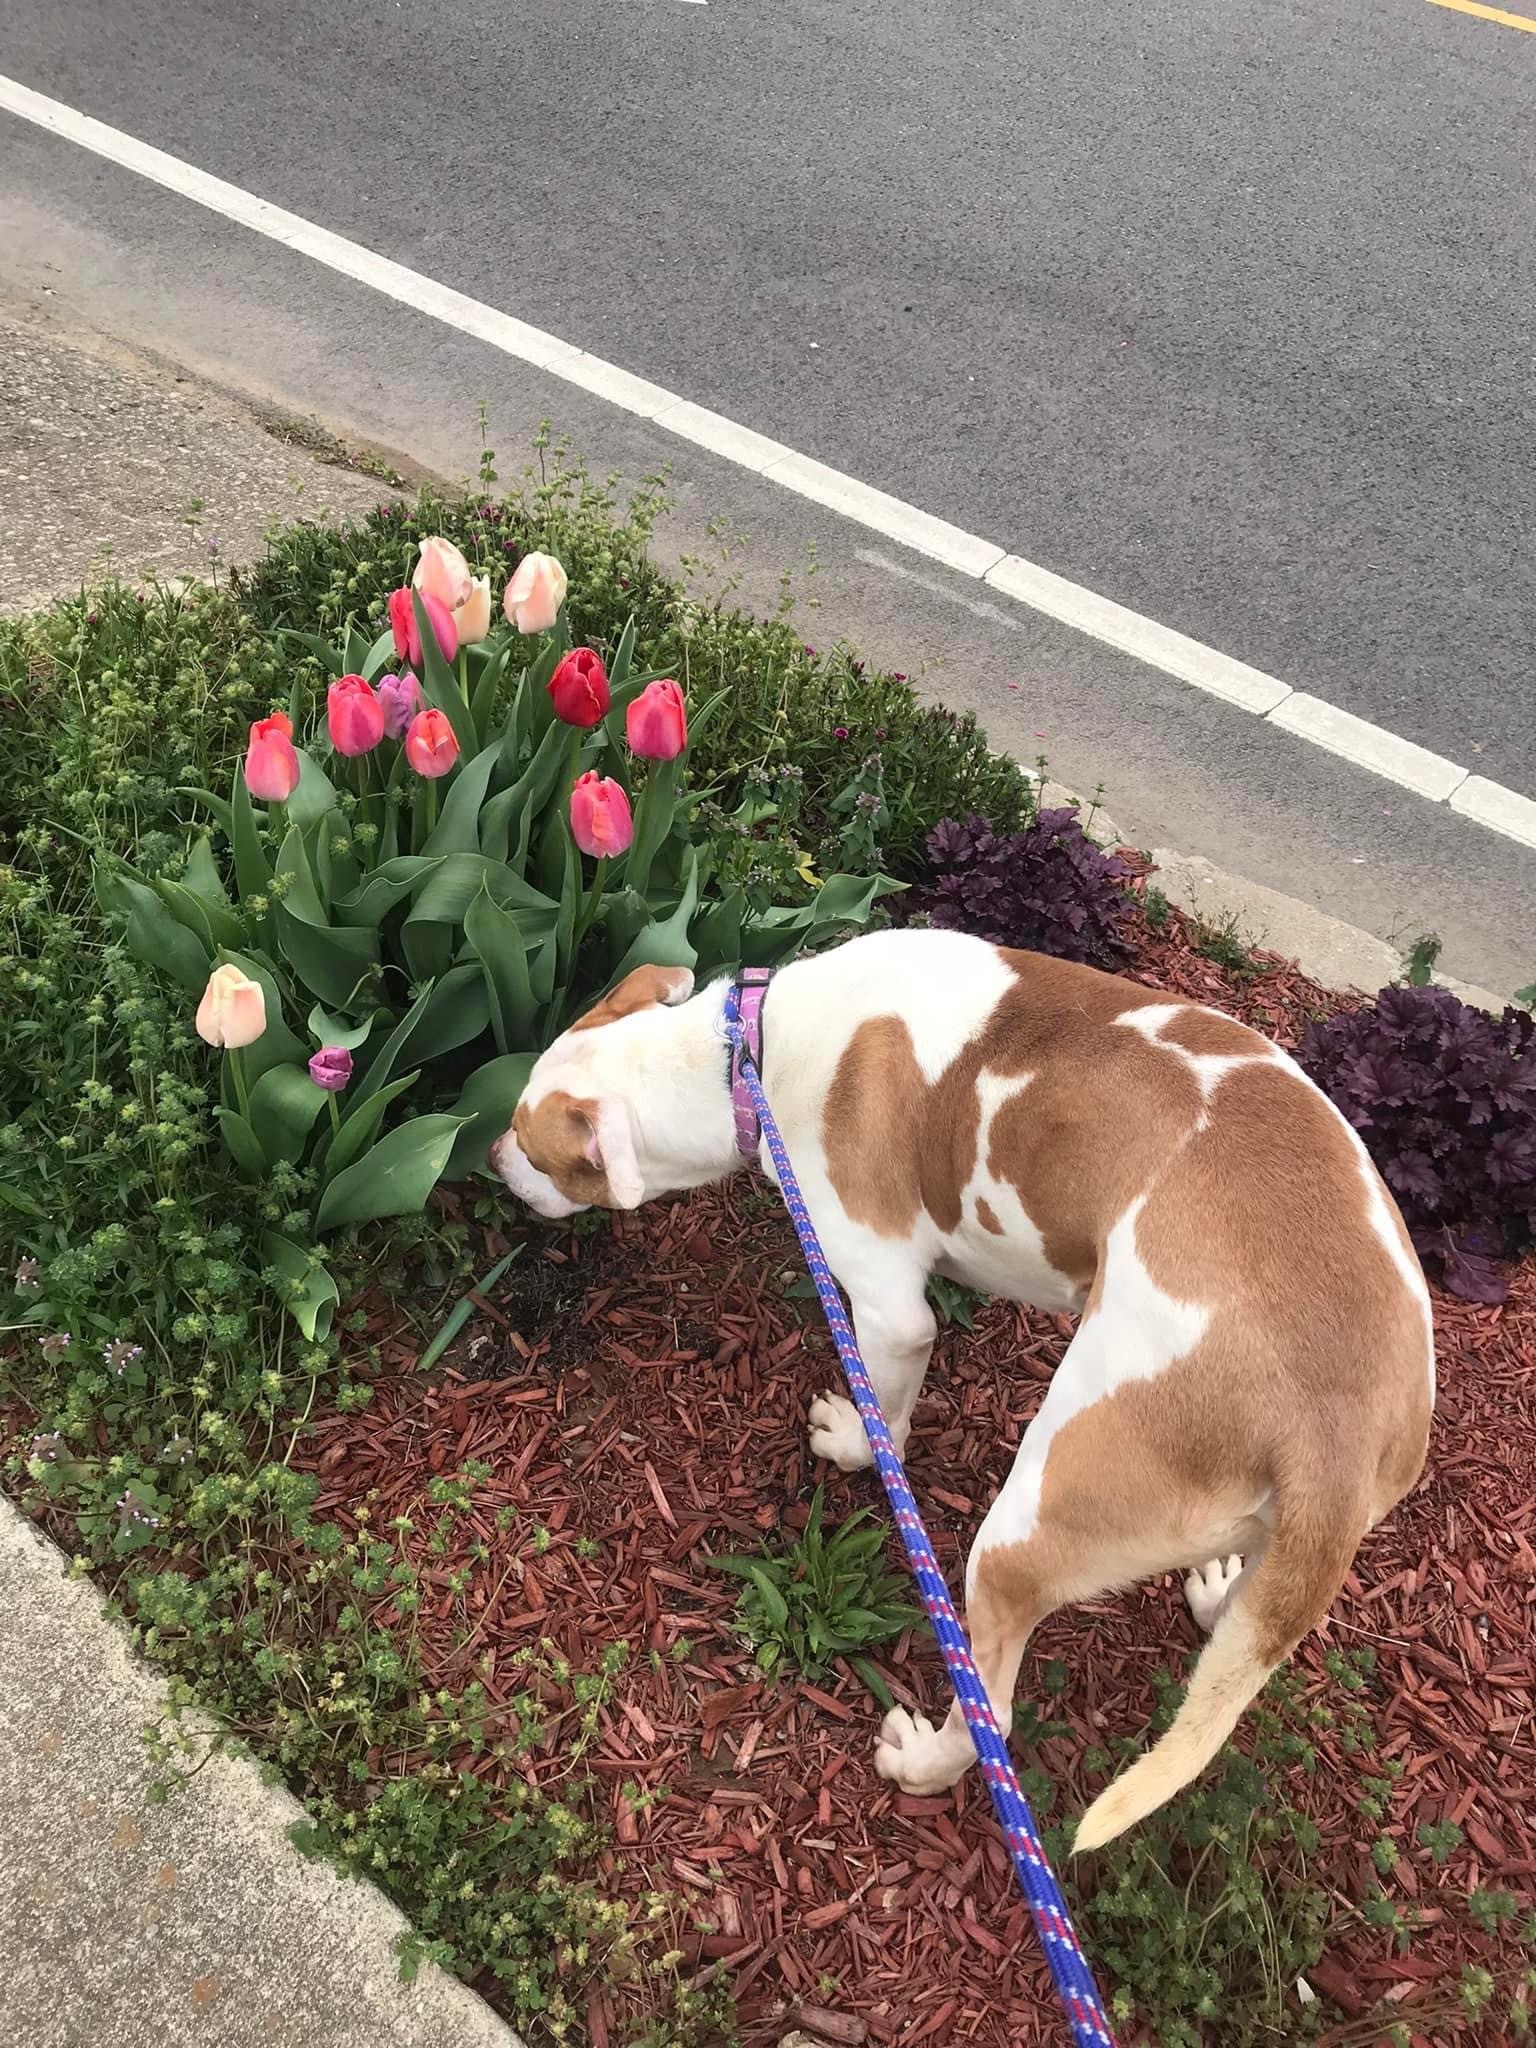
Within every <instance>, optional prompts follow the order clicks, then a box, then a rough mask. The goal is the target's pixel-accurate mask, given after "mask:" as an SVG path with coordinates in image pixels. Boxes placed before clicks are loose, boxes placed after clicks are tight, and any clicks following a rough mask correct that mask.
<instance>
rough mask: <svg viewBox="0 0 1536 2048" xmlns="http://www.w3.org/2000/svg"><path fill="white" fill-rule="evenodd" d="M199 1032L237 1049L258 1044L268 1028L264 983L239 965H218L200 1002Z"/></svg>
mask: <svg viewBox="0 0 1536 2048" xmlns="http://www.w3.org/2000/svg"><path fill="white" fill-rule="evenodd" d="M195 1021H196V1025H197V1035H198V1037H199V1038H202V1039H206V1040H207V1042H208V1044H209V1045H222V1046H227V1047H229V1048H230V1049H231V1050H235V1049H237V1048H238V1047H240V1046H242V1045H254V1044H255V1042H256V1040H257V1039H258V1038H260V1036H261V1034H262V1033H263V1031H265V1030H266V1028H267V999H266V996H265V995H264V994H263V992H262V987H261V983H260V982H259V981H252V980H251V979H250V977H249V976H248V975H245V974H242V973H241V972H240V969H239V968H238V967H234V966H230V965H225V966H223V967H215V969H214V970H213V972H212V974H210V975H209V977H208V986H207V987H206V988H205V989H204V990H203V999H202V1001H201V1002H200V1003H199V1004H198V1006H197V1017H196V1020H195Z"/></svg>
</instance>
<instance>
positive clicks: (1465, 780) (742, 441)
mask: <svg viewBox="0 0 1536 2048" xmlns="http://www.w3.org/2000/svg"><path fill="white" fill-rule="evenodd" d="M691 4H693V5H695V6H702V5H705V4H707V0H691ZM0 110H4V111H6V112H9V113H12V114H15V115H17V116H18V117H19V118H20V119H21V120H23V121H30V122H32V123H33V125H34V126H36V127H38V128H42V129H46V130H47V132H48V133H49V134H51V135H57V136H59V137H60V138H62V139H63V140H64V141H66V142H73V143H76V144H78V145H79V147H80V148H82V149H88V150H90V151H92V152H93V154H95V155H96V156H99V157H104V158H105V159H106V160H107V161H108V162H109V163H115V164H119V165H121V166H122V168H123V169H124V170H128V171H133V172H134V173H135V174H136V175H137V176H139V177H142V178H148V179H150V180H151V181H152V182H153V183H154V184H157V185H163V186H164V187H165V189H166V190H167V191H169V192H174V193H176V194H178V195H179V196H180V197H181V198H183V199H191V200H194V201H195V202H196V203H197V204H198V205H199V206H204V207H207V208H208V210H209V211H210V212H212V213H217V214H221V215H222V216H223V217H224V219H226V220H231V221H234V222H236V223H237V224H238V225H239V226H241V227H245V228H249V229H250V230H251V231H252V232H253V233H254V234H258V235H265V236H266V237H267V238H268V239H269V240H271V241H274V242H280V243H282V244H283V246H284V247H286V248H289V249H293V250H295V251H296V252H297V253H298V254H299V255H301V256H308V257H310V258H311V259H312V260H313V261H314V262H316V263H322V264H324V265H325V266H326V267H327V268H328V269H330V270H334V271H337V272H339V273H340V275H341V276H343V277H350V278H353V279H354V280H355V281H356V282H357V283H359V284H365V285H367V286H369V287H370V289H372V290H374V291H377V292H380V293H382V294H383V295H384V296H385V297H386V298H391V299H394V300H396V301H397V302H398V303H399V304H401V305H403V306H410V307H411V308H413V309H414V310H415V311H416V312H419V313H425V314H427V315H428V316H429V317H430V318H432V319H434V320H440V321H442V322H443V323H444V325H445V326H449V327H453V328H456V329H457V330H458V332H459V333H461V334H468V335H472V336H473V337H474V338H475V339H476V340H478V341H483V342H485V343H486V344H487V345H488V346H489V347H491V348H494V349H498V350H500V351H501V353H502V354H503V355H508V356H511V357H513V358H514V359H515V360H516V361H518V362H521V363H528V364H530V365H532V367H533V368H535V369H539V370H547V371H549V372H550V373H551V375H553V376H556V377H561V378H563V379H564V380H565V381H566V382H567V383H569V384H575V385H579V386H580V387H581V389H582V390H584V391H590V392H592V393H594V394H595V395H596V396H597V397H599V398H602V399H604V400H606V401H607V402H608V403H609V404H611V405H616V406H619V407H620V408H622V410H624V411H625V412H629V413H633V414H635V415H636V416H638V417H639V418H641V419H646V420H651V421H653V422H654V423H655V424H656V425H657V426H659V427H664V428H665V429H666V430H667V432H668V433H670V434H676V435H677V436H678V437H679V438H680V439H682V440H685V441H689V442H691V443H693V444H694V445H695V446H696V447H700V448H705V449H708V450H709V452H710V453H711V454H713V455H718V456H721V457H722V458H723V459H724V460H725V461H727V462H731V463H734V464H736V465H737V466H738V467H739V468H741V469H745V470H749V471H751V472H752V473H753V474H754V475H756V476H761V477H765V478H767V479H769V480H770V481H772V482H774V483H777V484H781V485H782V486H783V487H784V489H786V490H790V491H795V492H797V493H798V494H799V495H800V496H801V497H803V498H809V499H810V500H812V501H813V502H814V503H815V504H818V505H824V506H826V507H827V508H828V509H829V510H831V511H833V512H836V513H838V514H839V515H840V516H841V517H843V518H845V519H848V520H851V521H852V522H854V523H855V524H856V525H859V526H863V527H864V528H866V529H867V530H868V531H869V532H871V533H878V534H882V535H884V537H885V538H886V539H887V540H892V541H895V542H897V543H898V544H899V545H900V546H902V547H905V548H910V549H912V550H913V551H914V552H915V553H918V554H922V555H927V556H929V557H930V558H931V559H932V560H934V561H937V562H943V563H944V564H945V565H946V566H947V567H949V568H950V569H953V570H954V571H956V572H957V573H958V574H959V575H962V576H969V577H972V578H974V579H976V580H978V581H980V582H983V583H985V584H986V585H987V586H988V587H989V588H990V589H992V590H995V591H998V592H999V593H1000V594H1002V595H1003V596H1005V597H1010V598H1012V599H1014V600H1015V601H1016V602H1017V603H1019V604H1022V605H1027V606H1028V607H1029V608H1030V609H1031V610H1033V611H1037V612H1042V613H1044V614H1046V615H1047V616H1048V617H1050V618H1053V619H1057V620H1059V621H1061V622H1062V623H1064V624H1066V625H1068V626H1071V627H1072V628H1073V629H1074V630H1075V631H1077V632H1079V633H1084V634H1086V635H1088V636H1089V637H1090V638H1092V639H1095V640H1099V641H1101V642H1103V643H1104V644H1105V645H1106V646H1110V647H1114V648H1117V649H1119V651H1120V652H1121V653H1123V654H1128V655H1131V656H1132V657H1133V658H1134V659H1135V660H1137V661H1143V662H1146V663H1147V664H1148V665H1149V666H1150V667H1152V668H1157V669H1161V670H1162V671H1163V672H1164V673H1165V674H1167V675H1171V676H1176V677H1177V678H1178V679H1179V680H1180V681H1181V682H1184V683H1188V684H1189V685H1190V686H1191V688H1193V689H1196V690H1202V691H1204V692H1205V693H1206V694H1207V695H1208V696H1213V697H1218V698H1220V699H1221V700H1222V701H1223V702H1224V703H1227V704H1231V705H1234V706H1236V707H1237V708H1238V709H1239V710H1243V711H1247V712H1251V713H1253V714H1254V716H1256V717H1258V718H1262V719H1264V720H1265V721H1266V722H1267V723H1269V724H1271V725H1275V726H1278V727H1279V728H1280V729H1281V730H1282V731H1285V732H1288V733H1291V734H1293V735H1294V736H1295V737H1297V738H1299V739H1304V740H1306V741H1308V742H1310V743H1311V744H1312V745H1313V746H1317V747H1322V748H1325V749H1326V750H1327V751H1328V752H1329V753H1333V754H1338V755H1340V756H1342V757H1343V758H1344V759H1345V760H1347V761H1350V762H1353V763H1354V764H1355V766H1357V767H1360V768H1364V769H1367V770H1369V772H1370V773H1371V774H1373V775H1380V776H1384V777H1385V778H1386V779H1387V780H1388V781H1390V782H1395V783H1399V784H1401V785H1403V786H1404V787H1406V788H1408V789H1411V790H1414V791H1415V792H1416V793H1417V794H1418V795H1420V796H1422V797H1424V798H1425V799H1426V800H1427V801H1429V802H1431V803H1449V805H1450V808H1451V809H1452V810H1453V811H1456V812H1458V813H1460V814H1461V815H1462V816H1464V817H1467V818H1471V819H1474V820H1475V821H1476V822H1477V823H1478V824H1480V825H1483V826H1485V827H1486V828H1487V829H1488V830H1489V831H1490V832H1497V833H1500V834H1502V836H1503V837H1505V838H1506V839H1513V840H1516V841H1517V842H1518V843H1519V844H1520V845H1522V846H1529V847H1533V848H1536V802H1533V801H1532V799H1531V798H1530V797H1528V796H1522V795H1521V794H1520V793H1519V792H1518V791H1516V790H1512V789H1506V788H1504V786H1503V785H1502V784H1500V783H1497V782H1490V781H1488V780H1487V779H1486V778H1485V777H1484V776H1481V775H1473V774H1471V773H1470V772H1469V771H1468V770H1467V769H1465V768H1463V767H1461V766H1459V765H1458V764H1457V763H1456V762H1454V761H1447V760H1445V759H1444V758H1443V757H1442V756H1440V755H1439V754H1434V753H1431V752H1430V751H1429V749H1428V748H1426V747H1421V746H1418V745H1416V744H1415V743H1414V742H1413V741H1412V740H1405V739H1400V738H1399V737H1398V735H1397V734H1396V733H1392V732H1388V731H1386V730H1385V728H1384V727H1382V726H1379V725H1373V724H1372V723H1371V722H1370V721H1369V720H1368V719H1364V718H1357V717H1356V716H1355V715H1354V713H1353V712H1350V711H1342V710H1340V709H1339V708H1338V707H1337V706H1336V705H1332V704H1326V703H1324V702H1323V701H1322V700H1321V699H1320V698H1318V697H1313V696H1311V695H1309V694H1307V693H1306V692H1304V691H1299V690H1294V689H1292V687H1291V685H1290V684H1289V683H1283V682H1281V681H1280V680H1279V678H1278V677H1276V676H1271V675H1266V674H1264V673H1263V671H1262V670H1260V669H1255V668H1250V667H1249V666H1248V664H1247V663H1246V662H1241V661H1234V660H1233V659H1232V658H1231V657H1230V656H1229V655H1225V654H1221V653H1219V652H1218V651H1217V650H1216V649H1215V648H1214V647H1207V646H1205V645H1204V644H1203V643H1202V642H1200V641H1198V640H1191V639H1190V638H1189V637H1188V636H1187V635H1186V634H1183V633H1176V632H1174V631H1173V630H1172V629H1171V628H1169V627H1167V626H1160V625H1159V624H1158V623H1157V621H1156V620H1155V619H1148V618H1145V617H1143V615H1142V614H1141V613H1140V612H1134V611H1131V610H1129V609H1128V608H1127V607H1126V606H1124V605H1121V604H1116V603H1115V602H1114V601H1113V600H1112V599H1110V598H1107V597H1101V596H1100V595H1099V594H1098V593H1097V592H1096V591H1092V590H1088V589H1085V588H1084V587H1083V585H1081V584H1079V583H1072V582H1070V581H1069V580H1068V579H1067V578H1066V577H1064V576H1057V575H1056V574H1054V573H1053V572H1052V571H1051V570H1049V569H1043V568H1041V567H1040V566H1039V565H1038V564H1036V563H1034V562H1027V561H1025V560H1023V558H1022V557H1020V556H1018V555H1010V554H1008V553H1007V551H1006V550H1005V549H1004V548H1002V547H1000V546H999V545H998V544H997V543H996V542H995V541H988V540H983V539H981V538H980V537H979V536H978V535H976V534H973V533H966V532H964V531H963V530H962V529H961V528H960V527H957V526H951V525H950V524H949V522H948V521H947V520H944V519H937V518H935V517H934V516H933V514H932V513H930V512H924V511H922V510H921V509H920V508H919V507H918V506H916V505H908V504H907V503H905V502H904V501H903V500H902V499H900V498H893V497H891V496H890V495H889V494H888V493H886V492H885V491H880V490H876V489H875V488H874V487H873V486H872V485H870V484H865V483H861V482H860V481H859V480H858V478H857V477H851V476H847V475H845V474H844V473H843V472H842V471H841V470H836V469H831V468H829V467H828V466H827V465H826V464H825V463H823V462H817V461H816V460H815V459H814V458H813V457H811V456H808V455H802V454H800V453H799V452H797V451H796V450H795V449H793V448H789V447H786V446H785V445H784V443H783V442H780V441H774V440H771V439H770V438H769V437H768V436H767V435H766V434H759V433H755V432H754V431H753V430H752V429H751V428H750V427H744V426H740V425H738V424H737V422H736V421H735V420H730V419H727V418H725V417H724V415H722V414H720V413H717V412H711V411H709V410H708V408H707V407H704V406H700V405H695V404H693V403H692V402H691V401H690V400H688V399H686V398H681V397H679V396H678V394H677V393H676V392H675V391H668V390H666V389H665V388H664V387H663V386H662V385H660V384H653V383H651V382H650V381H649V380H648V379H647V378H644V377H637V376H635V375H633V373H632V372H630V371H628V370H625V369H621V368H620V366H619V365H618V364H617V363H610V362H605V361H604V359H603V358H602V357H601V356H594V355H590V354H588V352H587V351H586V350H585V349H580V348H578V347H577V346H576V345H575V343H574V342H569V341H562V340H561V338H560V337H559V336H558V335H554V334H548V333H546V332H545V331H544V330H543V329H542V328H539V327H533V326H530V325H529V324H528V322H527V321H524V320H518V319H515V318H514V317H513V316H512V315H511V314H510V313H502V312H499V311H498V310H497V309H496V308H495V307H494V306H487V305H485V304H484V303H483V302H482V301H481V300H479V299H472V298H470V297H469V296H468V294H467V293H464V292H459V291H454V290H453V289H452V288H451V287H450V286H448V285H444V284H439V283H437V282H436V280H435V279H433V278H430V277H424V276H423V275H422V274H421V272H420V271H416V270H411V269H409V268H408V267H407V266H406V265H405V264H403V263H396V262H394V261H393V260H392V259H391V258H390V257H388V256H381V255H379V254H378V253H377V251H375V250H373V249H366V248H364V247H363V246H362V244H361V243H359V242H353V241H349V240H348V239H347V237H346V236H344V235H337V234H333V233H332V232H331V230H330V229H329V228H323V227H320V226H319V225H318V224H317V223H316V222H314V221H311V220H305V219H304V218H303V217H302V215H300V214H296V213H289V212H288V211H287V210H286V209H285V208H283V207H281V206H274V205H272V204H271V203H270V202H269V201H268V200H265V199H258V198H257V197H256V196H255V194H254V193H251V192H246V191H244V190H243V189H242V188H241V187H240V186H238V185H231V184H228V183H226V181H225V180H224V179H223V178H216V177H214V176H212V175H211V174H210V173H209V172H207V171H200V170H198V169H197V168H196V166H195V165H193V164H189V163H186V162H184V161H183V160H182V159H181V158H180V157H176V156H170V155H168V154H167V152H166V151H164V150H162V149H156V148H154V147H153V146H152V145H151V144H149V143H147V142H140V141H139V140H138V139H137V138H136V137H135V136H132V135H126V134H124V133H123V131H122V130H121V129H119V128H112V127H109V126H108V125H107V124H106V123H105V122H103V121H97V120H95V119H94V118H93V117H92V116H91V115H89V114H82V113H80V112H79V111H78V110H77V109H76V108H74V107H70V106H66V105H65V104H64V103H63V102H62V101H61V100H54V99H50V98H48V96H47V95H46V94H45V93H40V92H34V91H33V90H32V88H31V87H30V86H26V85H23V84H21V83H20V81H19V80H17V79H13V78H7V77H5V76H4V75H3V74H0ZM866 559H867V557H866ZM876 559H878V558H876Z"/></svg>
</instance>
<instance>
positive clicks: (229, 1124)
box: [214, 1109, 267, 1180]
mask: <svg viewBox="0 0 1536 2048" xmlns="http://www.w3.org/2000/svg"><path fill="white" fill-rule="evenodd" d="M214 1115H215V1116H216V1117H217V1118H218V1120H219V1129H220V1130H221V1131H222V1132H223V1133H224V1143H225V1144H226V1145H227V1146H228V1147H229V1156H230V1157H231V1159H233V1160H234V1162H235V1164H236V1166H238V1167H239V1169H240V1171H241V1172H242V1173H243V1174H245V1175H246V1176H247V1177H248V1178H249V1179H251V1180H262V1179H264V1178H265V1176H266V1171H267V1157H266V1154H265V1153H264V1152H263V1151H262V1149H261V1144H260V1142H259V1140H258V1139H257V1136H256V1133H255V1132H254V1131H253V1130H252V1129H251V1127H250V1125H249V1124H248V1123H247V1122H246V1120H245V1118H244V1117H243V1116H241V1114H240V1112H239V1111H238V1110H236V1109H216V1110H215V1111H214Z"/></svg>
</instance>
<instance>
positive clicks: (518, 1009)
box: [464, 890, 539, 1053]
mask: <svg viewBox="0 0 1536 2048" xmlns="http://www.w3.org/2000/svg"><path fill="white" fill-rule="evenodd" d="M464 936H465V938H466V939H467V940H468V941H469V945H470V950H471V951H472V952H473V953H474V955H475V958H476V959H477V960H478V961H479V962H480V966H481V970H482V972H483V973H484V975H485V990H486V994H487V996H488V997H489V999H490V1018H491V1029H492V1031H493V1032H494V1033H495V1035H496V1044H497V1046H498V1048H499V1049H500V1050H501V1051H502V1052H504V1053H511V1052H520V1051H521V1050H522V1048H523V1047H524V1046H526V1045H527V1044H528V1043H529V1041H530V1040H531V1039H532V1037H533V1032H534V1024H535V1021H536V1020H537V1017H538V1013H539V1003H538V998H537V997H536V996H535V995H534V992H533V987H532V984H531V983H530V981H529V978H528V955H527V953H526V952H525V951H524V941H523V935H522V932H521V931H520V930H519V929H518V924H517V919H516V918H515V917H514V916H513V915H512V913H511V912H510V911H509V910H503V909H502V908H501V906H500V904H497V903H493V902H492V901H491V899H490V897H489V896H488V895H486V893H485V892H484V890H482V891H481V892H480V894H479V895H478V896H477V897H476V898H475V900H474V901H473V903H471V904H470V906H469V908H468V910H466V911H465V913H464Z"/></svg>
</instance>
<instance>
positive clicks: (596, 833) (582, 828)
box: [571, 768, 635, 860]
mask: <svg viewBox="0 0 1536 2048" xmlns="http://www.w3.org/2000/svg"><path fill="white" fill-rule="evenodd" d="M571 836H572V837H573V838H574V840H575V841H576V844H577V845H578V846H579V847H580V848H581V850H582V852H583V853H589V854H591V855H592V856H593V858H594V859H598V860H601V859H606V858H607V857H609V856H610V855H612V854H616V853H626V852H628V850H629V846H630V842H631V841H632V840H633V838H634V836H635V821H634V818H633V816H632V814H631V812H630V808H629V798H628V797H627V796H626V795H625V794H624V791H623V788H622V787H621V785H620V784H619V783H617V782H615V781H613V779H612V778H611V777H610V776H605V775H599V774H598V772H597V770H596V769H595V768H589V769H588V770H587V772H586V774H585V775H579V776H578V777H577V778H576V786H575V788H574V789H573V790H572V791H571Z"/></svg>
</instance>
